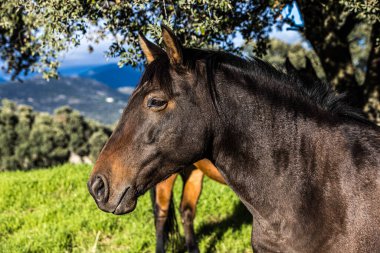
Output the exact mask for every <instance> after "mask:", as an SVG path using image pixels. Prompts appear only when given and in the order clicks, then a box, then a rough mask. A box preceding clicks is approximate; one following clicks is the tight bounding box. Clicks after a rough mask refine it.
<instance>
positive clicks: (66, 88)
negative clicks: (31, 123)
mask: <svg viewBox="0 0 380 253" xmlns="http://www.w3.org/2000/svg"><path fill="white" fill-rule="evenodd" d="M2 98H8V99H10V100H13V101H15V102H17V103H19V104H26V105H30V106H32V107H33V108H34V109H36V110H37V111H45V112H49V113H52V112H53V111H54V110H55V109H56V108H57V107H60V106H63V105H68V106H70V107H72V108H75V109H77V110H79V111H80V112H81V113H82V114H83V115H85V116H87V117H90V118H93V119H95V120H98V121H100V122H102V123H105V124H112V123H114V122H115V121H116V120H118V118H119V117H120V115H121V112H122V110H123V108H124V107H125V105H126V104H127V100H128V95H125V94H122V93H120V92H118V91H116V90H114V89H112V88H110V87H108V86H107V85H104V84H102V83H100V82H98V81H96V80H92V79H89V78H82V77H63V78H60V79H59V80H50V81H49V82H48V81H46V80H44V79H42V78H31V79H27V80H24V81H23V82H22V83H20V82H7V83H4V84H2V85H0V99H2Z"/></svg>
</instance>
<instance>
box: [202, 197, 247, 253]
mask: <svg viewBox="0 0 380 253" xmlns="http://www.w3.org/2000/svg"><path fill="white" fill-rule="evenodd" d="M244 224H252V215H251V213H250V212H249V211H248V210H247V208H246V207H245V206H244V205H243V203H242V202H241V201H239V203H238V204H237V205H236V206H235V207H234V210H233V212H232V214H231V215H229V216H227V217H225V218H224V219H223V220H220V221H212V222H208V223H205V224H202V225H201V227H200V228H199V229H198V230H197V237H198V238H199V239H201V238H202V237H205V236H211V240H210V242H209V243H208V245H207V248H206V250H205V252H206V253H207V252H215V245H216V243H217V242H218V241H219V240H221V238H222V237H223V235H224V233H225V232H226V231H227V230H228V229H230V228H232V230H233V231H237V230H240V229H241V228H242V226H243V225H244Z"/></svg>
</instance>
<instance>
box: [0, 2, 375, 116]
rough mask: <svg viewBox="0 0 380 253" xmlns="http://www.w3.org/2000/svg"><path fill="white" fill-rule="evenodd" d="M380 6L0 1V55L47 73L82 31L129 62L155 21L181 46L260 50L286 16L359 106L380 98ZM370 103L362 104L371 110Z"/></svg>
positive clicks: (15, 68)
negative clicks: (241, 44)
mask: <svg viewBox="0 0 380 253" xmlns="http://www.w3.org/2000/svg"><path fill="white" fill-rule="evenodd" d="M379 6H380V4H379V1H378V0H350V1H343V0H341V1H334V0H324V1H314V0H305V1H300V0H296V1H290V0H264V1H254V0H248V1H235V0H220V1H212V0H177V1H174V0H159V1H152V0H133V1H124V0H97V1H94V0H91V1H90V0H84V1H79V0H66V1H60V0H34V1H29V0H14V1H2V2H1V3H0V43H1V44H0V56H1V58H2V59H3V60H4V61H5V62H6V64H5V68H6V70H7V71H8V72H9V73H11V74H12V75H13V76H14V77H16V76H17V75H19V74H20V73H22V72H23V71H28V70H30V69H32V70H39V71H42V72H43V73H44V75H45V77H46V78H49V77H53V76H56V69H57V67H58V66H59V61H58V56H59V54H60V52H64V51H65V50H67V49H68V48H70V47H73V46H76V45H78V44H79V43H80V41H81V39H82V38H83V36H86V37H88V38H89V39H92V40H93V41H94V43H96V42H97V41H99V40H102V39H104V38H106V37H107V36H113V38H114V42H113V43H112V45H111V46H110V48H109V50H108V55H109V56H120V59H121V60H120V64H121V65H123V64H132V65H136V64H138V63H140V62H141V61H142V54H141V50H140V48H139V46H138V42H137V33H138V31H142V32H143V33H148V34H149V36H150V37H151V38H152V39H154V40H156V41H157V42H160V38H159V34H160V32H159V24H161V23H165V24H168V25H169V26H171V27H172V28H173V29H174V30H175V31H176V33H177V35H178V36H179V37H180V38H181V40H182V41H183V42H185V45H186V46H196V47H214V48H215V47H220V48H223V49H225V50H229V51H232V52H237V53H239V52H241V48H236V47H234V44H233V39H234V38H235V37H236V36H237V35H238V34H241V36H242V39H243V40H245V41H247V42H248V43H249V42H251V41H255V44H254V47H252V50H253V51H254V52H255V55H262V54H264V53H265V52H266V51H267V50H268V33H269V31H271V29H272V28H273V27H274V25H275V26H276V27H279V28H281V27H283V26H284V25H285V24H286V25H288V29H292V30H297V31H299V32H300V34H301V35H302V36H303V38H304V40H305V42H306V43H307V44H308V45H309V46H310V48H312V50H313V52H314V53H315V55H316V58H317V59H318V62H319V63H320V68H321V71H322V72H323V76H324V77H325V78H326V80H327V81H328V82H330V83H331V84H333V85H334V86H335V87H336V89H337V90H338V91H340V92H347V93H348V94H349V96H350V98H351V101H352V104H354V105H356V106H359V107H364V106H365V105H368V101H370V100H371V99H374V100H375V101H378V100H379V95H378V94H379V93H380V92H379V83H380V76H379V75H380V74H379V71H378V70H379V69H380V42H379V36H380V20H379V19H380V18H379V17H380V11H379V9H380V8H379ZM292 8H297V11H299V12H300V16H301V20H302V22H301V23H296V21H295V19H294V17H292V16H291V15H290V14H287V13H291V12H290V11H289V10H291V9H292ZM284 9H287V10H288V11H286V12H284ZM358 27H365V28H366V29H364V30H363V31H367V33H363V31H361V30H357V29H358ZM355 30H356V32H355ZM358 31H359V32H358ZM353 34H356V35H360V36H359V37H358V36H356V37H355V36H353ZM355 50H356V52H358V51H363V52H365V53H366V57H365V58H361V59H364V60H361V61H357V60H356V59H355V58H354V57H353V52H354V51H355ZM375 107H376V106H375ZM371 108H372V109H370V110H369V111H368V112H370V111H372V113H373V112H374V113H376V109H375V108H374V107H373V106H372V105H371Z"/></svg>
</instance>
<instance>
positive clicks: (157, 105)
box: [147, 98, 168, 109]
mask: <svg viewBox="0 0 380 253" xmlns="http://www.w3.org/2000/svg"><path fill="white" fill-rule="evenodd" d="M167 103H168V102H167V101H165V100H163V99H159V98H150V99H148V105H147V106H148V107H149V108H153V109H161V108H162V109H164V106H166V104H167Z"/></svg>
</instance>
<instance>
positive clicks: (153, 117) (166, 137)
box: [88, 26, 380, 253]
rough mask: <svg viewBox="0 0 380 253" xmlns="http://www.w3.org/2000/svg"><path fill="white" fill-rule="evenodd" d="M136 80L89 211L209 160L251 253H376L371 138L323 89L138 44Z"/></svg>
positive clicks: (364, 124) (252, 64)
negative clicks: (244, 215)
mask: <svg viewBox="0 0 380 253" xmlns="http://www.w3.org/2000/svg"><path fill="white" fill-rule="evenodd" d="M139 40H140V45H141V48H142V51H143V52H144V55H145V56H146V58H147V62H148V65H147V66H146V67H145V71H144V74H143V76H142V79H141V81H140V83H139V85H138V86H137V88H136V89H135V91H134V93H133V94H132V96H131V98H130V99H129V102H128V104H127V107H126V109H125V111H124V112H123V114H122V116H121V119H120V121H119V123H118V125H117V127H116V129H115V130H114V132H113V134H112V135H111V137H110V139H109V140H108V141H107V143H106V145H105V146H104V148H103V149H102V151H101V153H100V155H99V157H98V160H97V162H96V164H95V165H94V168H93V171H92V173H91V176H90V179H89V182H88V187H89V190H90V193H91V195H92V196H93V197H94V199H95V201H96V203H97V205H98V207H99V208H100V209H101V210H103V211H105V212H111V213H114V214H116V215H121V214H126V213H129V212H132V211H133V210H134V209H135V207H136V203H137V200H138V197H139V196H140V195H141V194H143V193H144V192H146V191H147V190H148V189H150V188H152V187H153V186H154V185H156V184H157V183H159V182H161V181H163V180H165V179H166V178H168V177H170V176H171V175H172V174H174V173H178V172H180V171H181V170H183V169H184V168H186V167H187V166H189V165H190V164H192V163H194V162H196V161H199V160H200V159H204V158H207V159H209V160H210V161H211V162H212V163H213V164H214V165H215V166H216V168H217V169H218V170H219V172H220V173H221V174H222V176H223V178H224V179H225V181H226V183H227V185H228V186H229V187H230V188H231V189H232V190H233V191H234V192H235V193H236V194H237V196H238V197H239V198H240V199H241V201H242V202H243V203H244V205H245V206H246V207H247V209H248V210H249V211H250V213H251V214H252V216H253V222H252V233H251V243H252V248H253V250H254V252H306V253H308V252H338V253H339V252H345V253H349V252H380V201H379V200H380V156H379V153H380V127H378V126H376V125H375V124H373V123H371V122H369V121H368V120H367V119H366V118H365V117H364V116H362V114H361V113H360V112H357V110H355V109H353V108H352V107H350V106H349V105H347V103H346V98H345V97H344V96H342V95H337V94H336V93H335V92H334V91H333V89H332V88H331V87H330V86H329V85H328V84H327V83H324V82H315V83H313V84H312V85H311V84H308V85H300V84H299V82H302V80H301V79H297V78H294V77H293V76H292V75H287V74H285V73H283V72H282V71H279V70H277V69H275V68H273V67H271V66H270V65H269V64H267V63H265V62H263V61H261V60H259V59H257V58H252V59H243V58H240V57H238V56H235V55H232V54H229V53H226V52H222V51H210V50H202V49H194V48H186V47H184V46H183V45H182V44H181V42H180V41H179V39H178V38H177V37H176V36H175V34H174V32H173V31H171V30H170V29H169V28H168V27H166V26H162V40H163V44H164V49H165V50H164V49H162V48H161V47H159V46H157V45H156V44H154V43H152V42H150V41H149V40H147V39H146V38H145V37H144V36H143V35H142V34H140V35H139Z"/></svg>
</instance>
